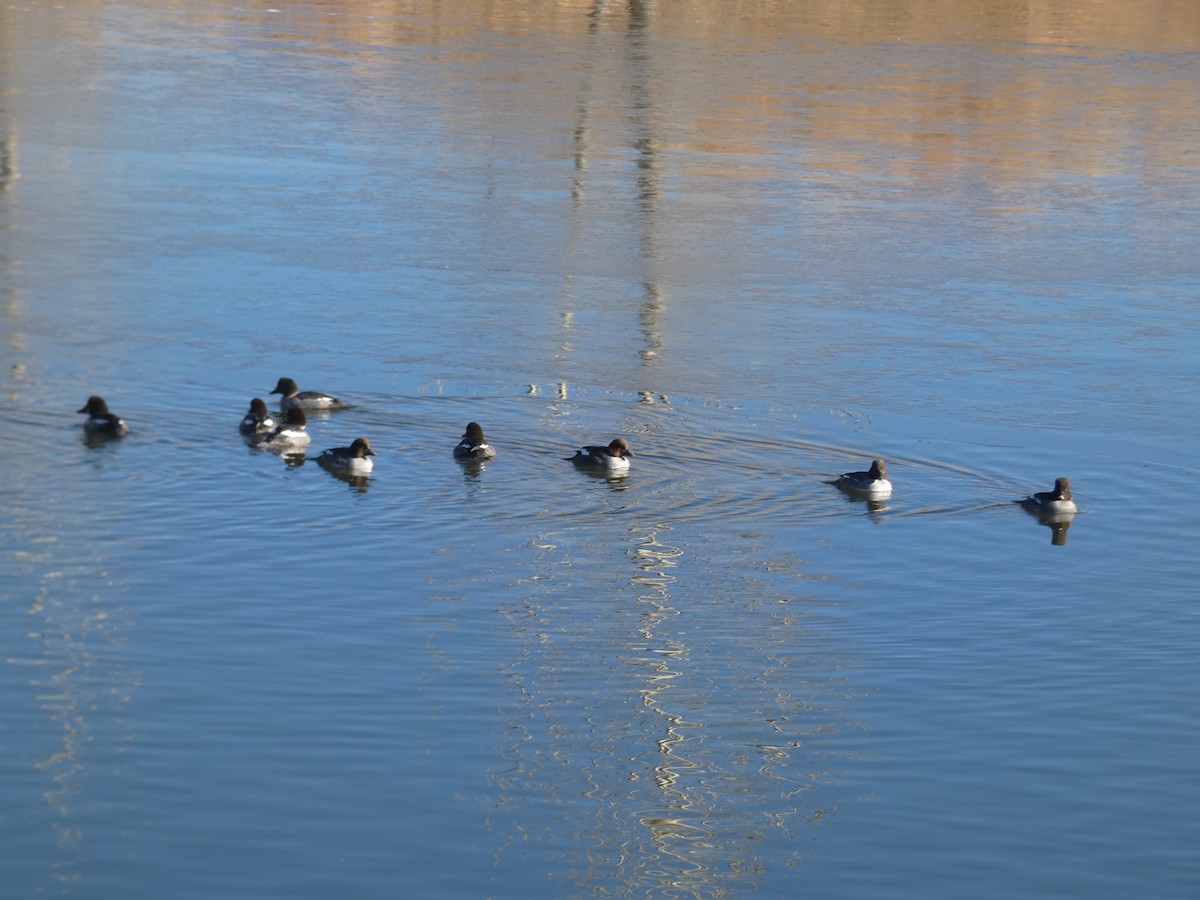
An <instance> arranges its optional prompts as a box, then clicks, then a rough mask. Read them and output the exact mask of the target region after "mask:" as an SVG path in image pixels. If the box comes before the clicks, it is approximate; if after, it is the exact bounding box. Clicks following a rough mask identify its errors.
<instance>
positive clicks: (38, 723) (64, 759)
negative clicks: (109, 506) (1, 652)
mask: <svg viewBox="0 0 1200 900" xmlns="http://www.w3.org/2000/svg"><path fill="white" fill-rule="evenodd" d="M45 499H46V498H43V502H44V501H45ZM8 512H9V514H10V515H11V517H12V520H13V521H15V522H19V523H22V524H21V525H20V526H18V527H19V529H20V535H19V537H20V538H21V543H22V545H23V546H26V547H29V548H31V549H32V550H33V552H32V553H30V554H28V555H20V557H19V561H14V560H12V559H11V558H10V563H9V565H7V566H6V567H5V568H6V571H7V577H6V580H7V585H6V588H7V590H5V592H4V593H3V594H0V602H5V603H6V604H7V602H9V601H15V600H16V599H17V597H18V591H20V590H21V589H23V588H25V587H28V588H29V589H30V590H31V591H32V595H31V596H30V598H29V600H28V603H27V605H25V607H24V609H23V610H21V612H22V613H23V614H24V618H23V621H22V622H21V634H20V641H19V642H12V643H8V644H6V653H7V655H6V657H5V659H4V664H5V667H6V668H7V669H8V670H9V674H10V675H15V676H17V678H18V680H14V682H13V683H12V684H11V685H10V687H11V688H12V690H11V691H10V692H9V693H8V697H7V701H6V712H5V716H4V725H5V726H6V728H5V730H6V731H9V732H10V734H12V733H17V734H20V735H22V738H21V741H20V746H21V751H22V754H24V753H26V752H29V751H31V750H33V751H34V752H35V753H36V763H35V765H36V769H37V771H38V772H39V773H40V774H41V776H42V778H43V781H42V787H41V797H42V800H43V802H44V804H45V811H46V813H47V815H42V814H41V813H40V812H39V811H37V810H36V809H29V810H27V814H28V815H27V816H22V828H27V829H32V830H33V831H34V833H37V832H38V831H40V829H41V828H43V827H44V828H47V829H48V830H49V831H50V833H51V834H52V835H53V842H54V843H55V844H56V845H57V847H58V851H59V852H58V853H57V854H56V855H55V856H54V857H53V858H49V859H47V860H46V867H45V870H44V872H43V873H42V874H44V875H45V876H46V877H48V878H49V879H52V880H53V881H54V882H57V885H58V887H57V889H58V890H62V889H64V888H65V887H67V886H71V885H75V884H77V883H79V882H80V881H81V879H82V878H83V876H84V874H85V873H86V871H87V869H86V866H85V865H84V862H85V861H86V859H87V856H88V854H87V852H86V848H85V846H84V843H85V840H86V839H87V837H88V836H89V835H88V833H87V827H86V825H85V823H86V822H88V821H91V816H90V808H91V804H92V803H95V802H96V799H97V798H96V797H94V796H93V794H94V790H93V789H94V787H95V784H96V782H97V781H100V780H104V779H107V778H110V777H112V776H113V775H114V774H116V773H114V772H110V771H106V770H104V769H103V768H102V767H99V768H98V766H97V763H96V762H95V760H94V759H93V756H94V755H96V754H95V745H96V744H97V743H99V744H100V745H101V747H102V749H101V752H100V754H99V755H100V756H102V757H104V758H107V757H108V756H109V753H110V752H111V750H112V748H113V747H114V746H119V745H121V744H124V743H128V742H129V741H130V740H131V735H130V734H129V733H127V732H126V729H127V727H128V726H127V725H125V724H123V723H125V721H126V717H127V715H128V713H129V709H128V707H129V705H130V703H131V700H132V697H131V692H132V690H133V689H134V688H135V687H136V686H137V684H138V682H139V679H138V677H137V675H136V673H135V672H133V671H132V670H130V669H129V667H128V665H127V664H126V663H123V662H122V661H121V660H120V654H116V655H114V648H115V647H117V646H118V645H120V644H121V643H123V642H124V641H125V640H126V633H127V631H128V628H129V623H128V622H126V621H124V620H123V618H122V610H121V608H120V606H119V605H118V603H117V597H118V596H119V591H118V589H117V588H116V586H115V585H114V584H113V583H112V581H111V580H110V578H109V576H108V573H107V572H106V571H105V560H104V557H103V553H102V552H101V551H100V550H99V549H97V548H93V547H89V545H88V543H87V541H86V539H81V538H82V537H83V536H81V535H79V534H78V533H73V532H72V531H67V532H65V533H53V532H46V531H44V530H43V529H42V527H40V526H38V525H35V524H34V523H41V525H42V526H48V527H49V528H51V529H54V528H57V525H56V524H55V521H54V519H55V518H56V516H49V515H47V513H46V510H33V509H23V508H16V509H12V508H10V509H9V510H8ZM8 537H9V538H15V537H18V535H17V534H14V533H13V532H11V531H10V532H9V534H8ZM39 571H40V572H41V574H40V575H39V574H37V573H38V572H39ZM14 606H15V604H14ZM13 611H14V612H15V609H13ZM12 624H13V625H16V624H17V620H15V619H14V620H13V621H12ZM34 704H36V707H37V708H38V709H40V711H41V714H42V715H43V716H44V718H40V717H39V716H38V714H37V713H35V712H33V705H34ZM30 744H32V746H30ZM10 746H12V745H11V744H10ZM7 787H8V788H9V790H8V792H7V794H6V795H7V797H8V808H9V812H10V814H12V813H14V812H16V811H17V810H18V809H20V808H22V804H21V802H20V798H21V797H22V796H23V794H24V789H25V787H26V785H25V784H21V785H19V787H20V790H17V789H16V788H18V785H16V784H11V783H10V784H9V785H8V786H7Z"/></svg>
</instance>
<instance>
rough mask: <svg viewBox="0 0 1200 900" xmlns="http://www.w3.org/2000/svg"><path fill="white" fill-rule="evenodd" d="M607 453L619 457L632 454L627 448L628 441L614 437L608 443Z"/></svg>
mask: <svg viewBox="0 0 1200 900" xmlns="http://www.w3.org/2000/svg"><path fill="white" fill-rule="evenodd" d="M608 455H609V456H615V457H617V458H621V457H624V456H633V451H632V450H630V449H629V442H628V441H626V440H625V438H614V439H613V441H612V443H610V444H609V445H608Z"/></svg>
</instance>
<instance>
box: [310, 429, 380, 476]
mask: <svg viewBox="0 0 1200 900" xmlns="http://www.w3.org/2000/svg"><path fill="white" fill-rule="evenodd" d="M378 455H379V454H378V453H376V452H375V451H374V450H372V449H371V442H370V441H368V440H367V439H366V438H355V439H354V442H353V443H352V444H351V445H350V446H349V447H334V448H333V449H332V450H325V451H323V452H322V453H321V455H320V456H318V457H317V462H318V463H320V464H321V465H322V466H324V467H325V468H327V469H337V470H338V471H340V472H348V473H350V474H351V475H366V474H367V473H368V472H370V471H371V470H372V469H373V468H375V462H374V460H372V459H371V457H372V456H378Z"/></svg>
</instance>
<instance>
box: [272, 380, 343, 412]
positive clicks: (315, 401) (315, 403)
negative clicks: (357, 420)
mask: <svg viewBox="0 0 1200 900" xmlns="http://www.w3.org/2000/svg"><path fill="white" fill-rule="evenodd" d="M271 393H272V394H282V396H281V397H280V398H279V405H280V407H282V408H283V409H291V408H293V407H295V408H298V409H341V408H343V407H344V406H346V404H345V403H343V402H342V401H341V400H339V399H338V398H337V397H331V396H329V395H328V394H322V393H320V392H319V391H301V390H300V389H299V388H297V387H296V382H294V381H292V379H290V378H280V379H279V383H278V384H276V385H275V389H274V390H273V391H271Z"/></svg>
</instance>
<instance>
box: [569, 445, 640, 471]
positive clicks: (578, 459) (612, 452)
mask: <svg viewBox="0 0 1200 900" xmlns="http://www.w3.org/2000/svg"><path fill="white" fill-rule="evenodd" d="M630 456H633V451H632V450H630V449H629V444H628V443H627V442H626V440H625V438H614V439H613V440H612V442H611V443H609V445H608V446H607V447H581V448H580V449H578V450H576V451H575V455H574V456H567V457H564V459H569V460H570V461H571V462H573V463H575V465H577V466H585V467H587V468H590V469H608V470H610V471H614V472H615V471H623V470H625V469H628V468H629V459H628V457H630Z"/></svg>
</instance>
